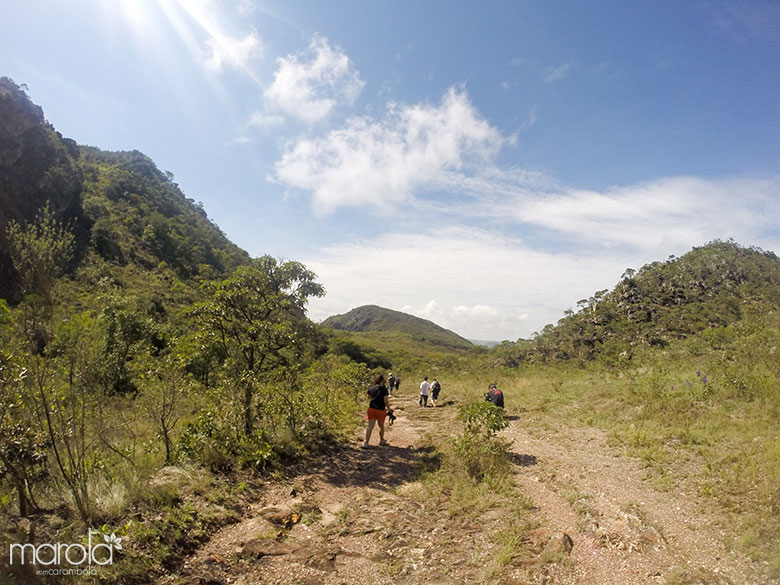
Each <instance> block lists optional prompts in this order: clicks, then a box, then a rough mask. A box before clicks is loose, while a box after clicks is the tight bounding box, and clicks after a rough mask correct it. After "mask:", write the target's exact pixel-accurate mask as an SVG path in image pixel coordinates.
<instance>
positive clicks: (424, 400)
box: [420, 376, 431, 407]
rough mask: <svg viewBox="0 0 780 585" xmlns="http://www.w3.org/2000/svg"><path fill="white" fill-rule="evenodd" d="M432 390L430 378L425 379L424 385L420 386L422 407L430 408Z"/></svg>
mask: <svg viewBox="0 0 780 585" xmlns="http://www.w3.org/2000/svg"><path fill="white" fill-rule="evenodd" d="M430 390H431V384H430V382H428V376H425V378H423V381H422V383H421V384H420V406H422V407H426V406H428V393H429V392H430Z"/></svg>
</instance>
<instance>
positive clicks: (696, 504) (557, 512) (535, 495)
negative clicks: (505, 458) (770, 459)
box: [159, 397, 772, 585]
mask: <svg viewBox="0 0 780 585" xmlns="http://www.w3.org/2000/svg"><path fill="white" fill-rule="evenodd" d="M393 402H394V406H395V407H396V413H397V414H398V415H399V418H398V421H397V422H396V424H395V425H394V426H393V427H391V428H390V429H389V431H388V435H387V438H388V439H389V441H390V445H389V446H385V447H379V446H377V445H376V443H377V441H378V437H377V436H376V435H375V436H374V437H373V439H372V443H373V446H372V447H371V448H369V449H361V448H360V439H359V437H357V435H356V439H355V442H354V444H353V446H350V447H347V448H344V449H342V450H340V451H339V452H338V453H337V454H336V455H334V456H333V457H332V458H330V460H327V461H323V462H321V463H320V464H319V465H317V466H314V467H309V468H307V469H303V470H290V473H289V474H288V479H285V480H282V481H276V482H273V483H270V484H268V486H267V488H266V489H265V490H264V491H263V493H262V497H261V498H260V499H259V500H258V501H257V502H255V503H254V504H253V505H252V506H251V508H250V509H249V510H247V511H246V513H245V514H244V516H243V520H242V521H240V522H239V523H237V524H233V525H231V526H228V527H226V528H224V529H222V530H221V531H219V532H217V533H215V534H214V536H213V537H212V539H211V540H210V541H209V542H208V543H207V544H206V545H205V546H204V547H202V548H201V549H200V550H199V551H197V552H196V553H195V554H194V555H192V556H191V557H190V558H189V559H188V560H187V561H186V563H185V564H184V565H183V567H182V569H181V570H180V571H179V573H178V574H177V575H169V576H167V577H165V578H164V579H162V580H161V582H160V584H159V585H171V584H173V583H187V584H192V585H195V584H202V585H206V584H208V585H227V584H234V585H249V584H261V583H262V584H265V583H268V584H280V585H282V584H285V585H287V584H290V585H292V584H311V585H315V584H323V585H337V584H338V585H340V584H349V585H352V584H368V583H372V584H373V583H401V584H423V583H425V584H437V583H441V584H445V583H495V584H497V585H510V584H518V585H520V584H532V583H545V584H561V585H564V584H582V585H591V584H592V585H609V584H615V585H618V584H619V585H632V584H637V585H639V584H642V585H644V584H656V583H657V584H660V585H769V584H770V583H772V582H771V581H769V580H766V579H762V577H761V576H760V575H761V573H762V567H761V566H758V565H757V564H756V563H753V562H752V561H750V559H748V558H746V557H744V556H742V555H740V554H738V553H736V552H734V551H733V550H730V549H729V548H728V547H727V546H726V545H725V544H724V542H725V541H726V532H725V528H724V527H723V526H721V525H720V523H719V521H718V518H717V517H715V516H714V515H712V513H711V512H708V511H707V510H706V509H705V505H706V504H707V502H705V501H702V500H701V499H700V498H698V497H697V496H696V495H695V491H694V490H690V491H689V490H686V489H675V490H671V491H670V490H667V491H660V490H659V489H657V488H656V487H655V486H654V484H653V482H652V481H650V478H649V477H648V470H647V469H645V468H644V467H643V465H642V464H641V462H640V461H638V460H636V459H632V458H628V457H625V456H622V455H620V454H619V453H617V452H616V451H615V450H614V449H613V448H611V447H610V446H608V445H607V442H606V438H605V437H604V435H603V434H602V433H601V432H599V431H597V430H595V429H592V428H587V427H576V428H575V427H572V428H568V427H557V428H551V427H549V426H547V424H549V423H546V424H545V425H542V424H537V423H536V422H535V421H533V420H527V419H526V418H523V417H512V419H513V420H512V422H511V425H510V427H509V428H508V429H507V430H506V431H505V432H504V434H505V435H506V437H507V438H508V439H510V440H511V441H512V451H513V460H514V462H515V465H514V466H513V474H514V481H515V482H516V484H517V487H518V490H517V493H518V494H520V497H519V499H520V503H519V504H518V505H513V504H512V503H511V502H509V503H508V502H507V499H506V498H501V497H498V496H496V498H495V502H496V503H495V505H493V504H492V503H491V495H490V493H489V491H487V492H486V493H485V505H484V506H481V507H479V508H478V509H477V510H472V511H471V512H469V513H465V512H461V513H459V512H458V511H454V510H453V509H452V508H451V507H450V506H448V503H447V502H445V501H441V500H440V496H438V495H437V494H439V493H440V492H439V491H436V490H431V489H430V485H429V484H427V483H426V481H424V480H421V473H422V471H423V470H424V469H432V468H435V466H436V465H437V454H436V453H435V452H434V451H433V450H432V448H430V447H429V446H428V445H430V442H429V441H427V440H426V437H429V436H430V435H432V434H452V432H453V431H452V429H453V428H454V422H453V421H454V420H455V414H456V408H455V407H454V405H453V404H452V403H449V404H445V405H444V406H443V407H442V408H437V409H432V408H428V409H422V408H420V407H419V406H418V405H417V404H416V403H415V402H414V400H413V397H395V398H394V399H393ZM509 413H510V415H511V414H512V411H511V409H509ZM508 504H509V505H508ZM510 507H513V509H517V508H522V509H523V510H525V511H526V512H525V513H527V515H528V517H527V518H525V519H524V520H523V522H524V527H523V529H522V530H512V528H513V527H512V523H516V522H519V521H520V520H518V518H519V517H520V516H518V514H517V513H516V512H514V511H512V510H510V509H509V508H510ZM512 538H514V539H515V540H514V541H511V539H512ZM508 541H511V542H508Z"/></svg>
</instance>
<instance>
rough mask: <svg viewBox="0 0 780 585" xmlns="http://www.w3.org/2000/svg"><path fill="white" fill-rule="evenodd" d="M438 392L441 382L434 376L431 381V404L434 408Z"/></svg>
mask: <svg viewBox="0 0 780 585" xmlns="http://www.w3.org/2000/svg"><path fill="white" fill-rule="evenodd" d="M439 392H441V384H439V381H438V380H437V379H436V378H434V379H433V382H431V404H433V407H434V408H436V401H437V400H438V399H439Z"/></svg>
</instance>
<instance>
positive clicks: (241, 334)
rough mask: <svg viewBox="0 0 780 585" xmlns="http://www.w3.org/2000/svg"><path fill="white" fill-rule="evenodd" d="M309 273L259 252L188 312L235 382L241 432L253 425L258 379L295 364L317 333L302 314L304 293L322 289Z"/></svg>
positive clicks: (208, 284)
mask: <svg viewBox="0 0 780 585" xmlns="http://www.w3.org/2000/svg"><path fill="white" fill-rule="evenodd" d="M314 278H315V276H314V274H313V273H312V272H311V271H309V270H307V269H306V268H305V267H304V266H303V265H302V264H300V263H298V262H284V263H278V262H277V261H276V260H275V259H274V258H272V257H270V256H263V257H262V258H258V259H256V260H254V261H253V262H252V264H251V265H249V266H241V267H239V268H237V269H236V271H235V272H234V273H233V275H232V276H231V277H230V278H228V279H226V280H223V281H210V282H206V283H204V285H203V287H204V289H205V291H206V293H207V295H208V299H207V300H205V301H202V302H200V303H197V304H196V305H195V306H194V307H193V308H192V310H191V311H190V314H191V316H192V319H193V322H194V323H195V326H196V327H197V328H198V330H199V332H200V334H201V336H202V337H204V338H205V339H206V340H208V341H207V343H214V344H216V345H218V346H220V348H221V350H222V352H223V355H224V356H225V360H224V362H223V364H222V367H223V368H224V370H225V371H226V373H227V374H228V375H229V376H230V377H231V378H232V379H233V380H235V381H236V387H237V390H238V392H240V394H241V396H240V397H238V398H239V400H238V402H239V403H240V404H241V408H242V414H243V419H244V431H245V433H246V435H247V436H250V435H252V433H253V430H254V412H253V401H254V397H255V394H256V392H257V384H258V382H259V381H260V379H261V378H262V377H263V376H264V375H265V374H267V373H268V372H271V371H273V370H275V369H277V368H280V367H289V366H291V365H296V364H297V363H298V362H299V360H300V359H301V358H302V357H303V355H304V353H305V351H306V350H307V349H308V346H309V344H310V343H311V341H312V339H313V338H314V337H315V335H316V329H315V328H314V326H313V324H312V323H311V322H310V321H308V320H307V319H306V317H305V305H306V302H307V301H308V299H309V297H312V296H321V295H322V294H324V289H323V288H322V286H320V285H319V284H317V283H316V282H315V281H314Z"/></svg>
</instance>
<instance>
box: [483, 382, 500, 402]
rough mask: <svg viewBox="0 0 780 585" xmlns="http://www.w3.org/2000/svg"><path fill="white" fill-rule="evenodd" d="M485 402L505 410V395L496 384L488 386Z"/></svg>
mask: <svg viewBox="0 0 780 585" xmlns="http://www.w3.org/2000/svg"><path fill="white" fill-rule="evenodd" d="M485 400H487V401H488V402H492V403H493V404H495V405H496V406H498V407H499V408H504V393H503V392H501V390H499V389H498V388H497V387H496V385H495V384H490V385H489V386H488V391H487V394H485Z"/></svg>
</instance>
